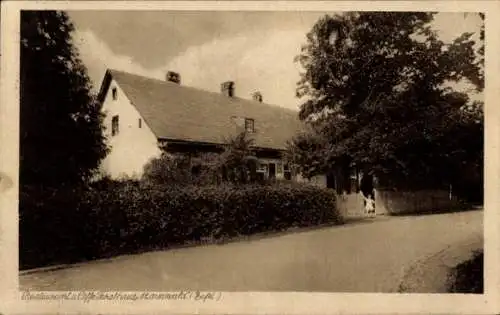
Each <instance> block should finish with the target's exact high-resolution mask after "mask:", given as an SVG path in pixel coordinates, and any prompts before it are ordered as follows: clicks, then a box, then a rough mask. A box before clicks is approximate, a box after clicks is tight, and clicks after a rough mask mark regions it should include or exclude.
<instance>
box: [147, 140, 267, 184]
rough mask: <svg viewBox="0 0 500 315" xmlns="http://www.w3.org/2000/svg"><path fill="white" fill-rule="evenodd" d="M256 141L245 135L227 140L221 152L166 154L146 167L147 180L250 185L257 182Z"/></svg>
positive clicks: (174, 182)
mask: <svg viewBox="0 0 500 315" xmlns="http://www.w3.org/2000/svg"><path fill="white" fill-rule="evenodd" d="M252 145H253V139H250V138H249V137H248V135H247V134H246V133H245V132H243V133H240V134H238V135H236V136H234V137H231V138H228V139H226V141H225V144H224V150H223V152H222V153H220V154H219V153H211V152H205V153H200V152H197V153H191V154H182V153H178V154H173V153H172V154H170V153H167V152H164V153H163V154H162V156H160V157H159V158H156V159H153V160H151V161H150V162H149V163H148V164H147V165H146V166H145V168H144V176H143V177H144V179H145V180H147V181H151V182H153V183H157V184H166V183H169V184H176V185H184V184H187V185H189V184H199V185H207V184H217V183H234V184H248V183H254V182H256V181H257V174H256V172H257V165H258V160H257V158H256V156H255V152H254V151H253V147H252Z"/></svg>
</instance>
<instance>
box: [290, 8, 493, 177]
mask: <svg viewBox="0 0 500 315" xmlns="http://www.w3.org/2000/svg"><path fill="white" fill-rule="evenodd" d="M433 17H434V13H428V12H358V13H346V14H343V15H336V16H325V17H323V18H321V19H319V20H318V21H317V23H316V24H315V25H314V26H313V28H312V30H311V31H310V32H309V33H308V34H307V43H306V45H304V46H303V47H302V51H301V54H300V55H299V56H297V58H296V61H297V62H299V63H300V64H301V66H302V67H303V69H304V71H303V73H301V80H300V81H299V82H298V87H297V96H298V97H301V98H303V99H304V102H303V103H302V105H301V110H300V113H299V117H300V118H301V119H302V120H304V121H305V122H307V123H308V124H309V125H310V126H311V131H310V132H309V133H308V134H306V135H301V136H300V137H297V138H296V139H294V141H292V143H291V148H292V151H295V152H296V154H297V152H300V154H298V155H299V156H300V160H301V161H302V162H301V163H299V164H300V168H301V171H302V172H303V173H304V174H306V176H311V175H314V174H315V173H320V172H325V171H326V172H328V171H332V170H334V169H336V168H339V167H346V166H347V167H356V168H359V169H366V168H368V169H371V170H374V171H375V174H376V175H377V177H378V178H379V179H381V180H382V182H384V181H385V182H386V184H387V185H402V184H403V182H406V183H408V182H411V183H412V184H413V185H416V186H418V185H426V186H429V185H432V184H434V185H437V186H439V185H443V184H445V183H449V182H450V181H451V179H452V177H453V174H454V173H456V172H457V165H458V164H460V163H459V159H460V158H461V157H462V156H463V155H460V154H458V152H463V151H464V150H465V151H467V150H468V147H470V148H471V149H474V150H476V151H477V144H478V143H482V135H479V134H477V133H476V134H475V135H476V136H477V138H476V139H470V137H468V139H467V141H469V142H467V143H456V141H454V142H453V144H454V146H452V144H450V143H447V142H446V141H447V140H449V139H450V137H452V136H453V135H454V134H456V133H457V132H459V133H460V134H461V135H464V136H465V135H466V134H467V128H469V127H464V125H463V124H461V123H457V119H458V118H460V119H461V120H459V121H462V122H463V121H464V120H463V119H462V118H463V117H462V116H463V113H462V112H463V108H464V106H465V105H466V104H467V103H468V102H469V99H468V97H467V95H465V94H459V93H456V92H455V91H454V90H452V89H451V88H449V87H446V84H447V83H449V82H457V81H460V80H469V81H470V82H474V83H476V84H477V85H478V86H482V83H483V82H482V77H481V74H480V72H481V62H478V61H477V58H476V54H475V51H474V48H473V46H474V42H473V41H472V40H471V37H472V35H473V34H472V33H465V34H462V35H461V36H460V37H458V38H456V39H455V40H454V41H453V42H452V43H450V44H447V43H444V42H442V41H441V40H439V38H438V35H437V33H436V32H435V31H434V30H433V29H432V28H431V24H430V23H431V22H432V20H433ZM466 126H469V125H466ZM311 144H314V147H315V149H312V150H311V149H310V147H311ZM304 147H306V148H308V149H305V150H304V149H301V148H304ZM459 156H460V157H459ZM295 160H297V159H295ZM389 180H390V182H389ZM431 181H434V183H431Z"/></svg>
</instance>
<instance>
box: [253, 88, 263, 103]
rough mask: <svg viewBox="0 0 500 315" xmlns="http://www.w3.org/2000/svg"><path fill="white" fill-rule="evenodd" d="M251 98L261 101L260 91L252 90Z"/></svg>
mask: <svg viewBox="0 0 500 315" xmlns="http://www.w3.org/2000/svg"><path fill="white" fill-rule="evenodd" d="M252 99H253V100H254V101H256V102H259V103H262V93H260V92H259V91H257V92H254V93H253V94H252Z"/></svg>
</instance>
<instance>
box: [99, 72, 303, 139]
mask: <svg viewBox="0 0 500 315" xmlns="http://www.w3.org/2000/svg"><path fill="white" fill-rule="evenodd" d="M111 78H113V79H115V80H116V82H117V83H118V85H119V86H120V88H121V89H122V90H123V91H124V93H125V94H126V95H127V97H128V99H129V100H130V101H131V102H132V104H133V105H134V106H135V107H136V108H137V110H138V111H139V113H140V114H141V115H142V117H143V118H144V120H145V122H146V123H147V124H148V126H149V127H150V128H151V130H152V131H153V133H154V134H155V135H156V137H157V138H159V139H166V140H183V141H196V142H203V143H223V142H224V139H227V137H229V136H231V135H233V134H235V133H236V131H237V127H236V124H235V123H234V121H233V120H232V117H246V118H252V119H254V120H255V131H256V133H255V134H254V139H255V146H257V147H261V148H272V149H284V148H285V147H286V142H287V141H288V140H290V139H291V138H292V137H293V136H294V135H295V134H296V133H297V132H298V131H299V130H300V129H301V123H300V121H299V120H298V116H297V112H296V111H293V110H290V109H286V108H282V107H278V106H274V105H268V104H265V103H259V102H256V101H251V100H245V99H241V98H237V97H227V96H225V95H222V94H219V93H213V92H208V91H203V90H200V89H196V88H192V87H187V86H182V85H179V84H176V83H172V82H168V81H162V80H158V79H151V78H146V77H143V76H139V75H135V74H130V73H126V72H122V71H117V70H108V71H107V72H106V75H105V78H104V81H103V84H102V86H101V91H100V93H99V94H100V96H99V97H100V98H101V100H102V98H103V96H104V95H106V91H107V89H108V88H109V83H110V82H111Z"/></svg>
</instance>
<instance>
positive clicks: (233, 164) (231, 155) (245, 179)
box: [217, 132, 258, 184]
mask: <svg viewBox="0 0 500 315" xmlns="http://www.w3.org/2000/svg"><path fill="white" fill-rule="evenodd" d="M253 144H254V140H253V139H251V138H250V137H249V136H248V134H247V133H246V132H242V133H239V134H238V135H236V136H235V137H232V138H229V139H228V140H227V141H226V147H225V151H224V153H223V154H222V156H221V158H220V160H219V161H218V166H217V167H218V168H219V169H220V170H221V172H222V178H223V180H224V181H229V182H232V183H240V184H245V183H250V182H255V181H256V180H257V167H258V160H257V157H256V155H255V152H254V151H253V148H252V146H253Z"/></svg>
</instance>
